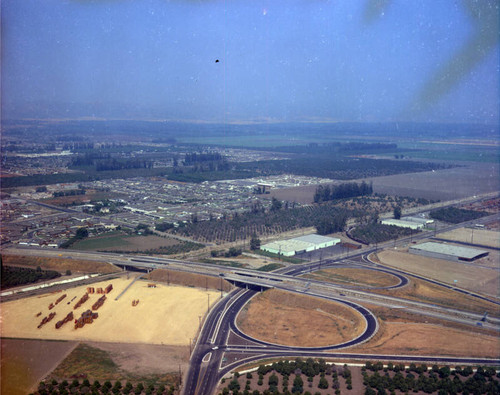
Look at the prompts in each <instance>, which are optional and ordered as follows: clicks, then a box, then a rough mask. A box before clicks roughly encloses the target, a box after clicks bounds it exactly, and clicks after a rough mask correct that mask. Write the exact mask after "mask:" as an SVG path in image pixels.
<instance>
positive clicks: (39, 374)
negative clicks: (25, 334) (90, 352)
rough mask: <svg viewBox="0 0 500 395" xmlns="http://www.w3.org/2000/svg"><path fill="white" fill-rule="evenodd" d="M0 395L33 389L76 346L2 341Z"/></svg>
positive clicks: (28, 391)
mask: <svg viewBox="0 0 500 395" xmlns="http://www.w3.org/2000/svg"><path fill="white" fill-rule="evenodd" d="M0 344H1V346H2V353H1V356H2V362H1V380H0V382H1V388H0V393H2V394H9V395H18V394H19V395H21V394H22V395H24V394H27V393H30V392H31V391H33V390H34V387H35V386H36V385H37V384H38V382H39V381H40V380H41V379H43V378H44V377H45V376H46V375H47V374H48V373H50V371H51V370H52V369H54V368H55V367H56V366H57V365H58V364H59V362H60V361H61V360H62V359H64V358H65V356H66V355H68V354H69V353H70V352H71V350H73V348H74V347H75V346H76V343H74V342H59V341H39V340H28V339H6V338H2V341H1V343H0Z"/></svg>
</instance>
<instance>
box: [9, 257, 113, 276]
mask: <svg viewBox="0 0 500 395" xmlns="http://www.w3.org/2000/svg"><path fill="white" fill-rule="evenodd" d="M2 259H3V264H4V265H6V266H26V267H31V268H36V267H37V266H40V268H42V269H44V270H56V271H58V272H61V273H64V272H65V271H66V270H71V272H72V273H102V274H106V273H114V272H117V271H119V269H118V268H117V267H116V266H113V265H111V264H110V263H106V262H97V261H86V260H82V259H67V258H63V257H61V258H46V257H35V256H24V255H2Z"/></svg>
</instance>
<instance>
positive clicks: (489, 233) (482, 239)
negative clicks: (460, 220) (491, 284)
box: [439, 228, 500, 264]
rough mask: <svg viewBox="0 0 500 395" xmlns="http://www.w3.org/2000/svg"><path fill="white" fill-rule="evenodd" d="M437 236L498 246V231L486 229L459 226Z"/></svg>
mask: <svg viewBox="0 0 500 395" xmlns="http://www.w3.org/2000/svg"><path fill="white" fill-rule="evenodd" d="M439 238H440V239H445V240H450V241H459V242H461V243H471V244H477V245H482V246H488V247H494V248H500V232H498V231H493V230H487V229H476V228H460V229H455V230H452V231H450V232H445V233H440V234H439ZM497 264H498V261H497Z"/></svg>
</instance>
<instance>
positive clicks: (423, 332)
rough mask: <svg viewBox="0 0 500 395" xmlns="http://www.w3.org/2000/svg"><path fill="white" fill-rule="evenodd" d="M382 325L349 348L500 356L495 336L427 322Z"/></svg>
mask: <svg viewBox="0 0 500 395" xmlns="http://www.w3.org/2000/svg"><path fill="white" fill-rule="evenodd" d="M379 325H380V327H379V332H378V334H377V335H375V337H373V338H372V339H371V340H370V341H369V342H367V343H365V344H362V345H360V346H357V347H353V348H351V349H349V351H352V352H366V353H373V354H391V355H434V356H454V357H486V358H498V357H499V356H500V343H499V341H498V337H497V336H495V335H484V334H481V335H479V334H477V333H474V332H468V331H466V330H458V329H454V328H450V327H443V326H440V325H436V324H426V323H411V322H391V321H380V322H379Z"/></svg>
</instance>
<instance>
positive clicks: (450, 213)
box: [430, 207, 488, 224]
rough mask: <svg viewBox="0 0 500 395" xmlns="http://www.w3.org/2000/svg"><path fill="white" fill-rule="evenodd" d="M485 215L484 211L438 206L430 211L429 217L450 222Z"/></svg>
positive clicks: (469, 219) (468, 219)
mask: <svg viewBox="0 0 500 395" xmlns="http://www.w3.org/2000/svg"><path fill="white" fill-rule="evenodd" d="M486 215H488V213H486V212H484V211H473V210H464V209H461V208H456V207H446V208H440V209H437V210H433V211H431V213H430V216H431V218H434V219H437V220H439V221H444V222H449V223H452V224H458V223H460V222H465V221H472V220H474V219H478V218H481V217H484V216H486Z"/></svg>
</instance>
